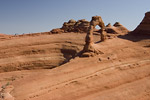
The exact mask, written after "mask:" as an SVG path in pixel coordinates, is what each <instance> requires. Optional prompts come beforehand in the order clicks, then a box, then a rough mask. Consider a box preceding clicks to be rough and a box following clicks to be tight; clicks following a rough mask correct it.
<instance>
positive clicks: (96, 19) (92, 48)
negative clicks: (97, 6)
mask: <svg viewBox="0 0 150 100" xmlns="http://www.w3.org/2000/svg"><path fill="white" fill-rule="evenodd" d="M97 25H98V26H99V27H101V41H105V40H106V33H105V31H104V30H105V25H104V22H103V20H102V18H101V17H100V16H93V17H92V20H91V22H90V26H89V29H88V32H87V35H86V38H85V42H86V44H85V46H84V48H83V54H82V56H94V55H97V54H100V53H102V52H101V51H100V50H99V48H98V45H96V44H94V42H93V31H94V28H95V27H96V26H97Z"/></svg>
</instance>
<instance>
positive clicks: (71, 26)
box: [61, 19, 90, 33]
mask: <svg viewBox="0 0 150 100" xmlns="http://www.w3.org/2000/svg"><path fill="white" fill-rule="evenodd" d="M89 25H90V22H88V21H86V20H85V19H82V20H78V21H77V22H76V21H75V20H73V19H71V20H69V21H68V22H64V24H63V26H62V28H61V29H62V30H64V32H80V33H84V32H87V31H88V27H89Z"/></svg>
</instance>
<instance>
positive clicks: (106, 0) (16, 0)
mask: <svg viewBox="0 0 150 100" xmlns="http://www.w3.org/2000/svg"><path fill="white" fill-rule="evenodd" d="M147 11H150V0H0V33H6V34H15V33H19V34H22V33H34V32H45V31H50V30H51V29H53V28H59V27H61V26H62V24H63V23H64V22H65V21H68V20H69V19H75V20H79V19H86V20H88V21H90V20H91V17H92V16H95V15H99V16H101V17H102V19H103V21H104V23H105V24H108V23H111V24H114V23H115V22H120V23H121V24H122V25H124V26H125V27H127V28H128V29H129V30H134V29H135V28H136V26H137V25H138V24H139V23H140V22H141V20H142V19H143V17H144V14H145V12H147Z"/></svg>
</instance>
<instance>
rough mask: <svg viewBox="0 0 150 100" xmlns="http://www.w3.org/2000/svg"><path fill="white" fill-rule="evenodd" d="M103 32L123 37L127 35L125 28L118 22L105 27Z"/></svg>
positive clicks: (127, 31)
mask: <svg viewBox="0 0 150 100" xmlns="http://www.w3.org/2000/svg"><path fill="white" fill-rule="evenodd" d="M105 31H106V32H107V33H111V34H119V35H124V34H127V33H129V30H128V29H127V28H125V27H124V26H123V25H121V24H120V23H119V22H116V23H115V24H114V25H113V26H112V25H111V24H110V23H109V24H108V25H106V27H105Z"/></svg>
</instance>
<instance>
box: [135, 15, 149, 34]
mask: <svg viewBox="0 0 150 100" xmlns="http://www.w3.org/2000/svg"><path fill="white" fill-rule="evenodd" d="M132 33H134V34H150V12H147V13H145V17H144V18H143V20H142V22H141V23H140V24H139V25H138V26H137V28H136V29H135V30H134V31H133V32H132Z"/></svg>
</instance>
